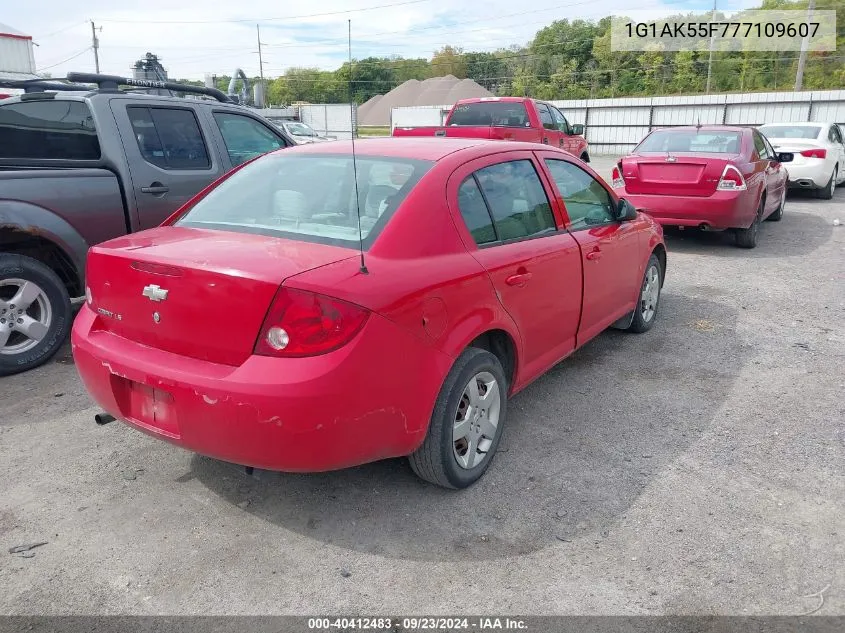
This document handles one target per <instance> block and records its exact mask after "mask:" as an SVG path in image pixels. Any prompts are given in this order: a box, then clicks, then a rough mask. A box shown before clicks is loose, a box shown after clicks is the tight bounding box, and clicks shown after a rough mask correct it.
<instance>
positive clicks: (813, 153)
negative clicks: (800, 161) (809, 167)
mask: <svg viewBox="0 0 845 633" xmlns="http://www.w3.org/2000/svg"><path fill="white" fill-rule="evenodd" d="M801 156H805V157H807V158H824V157H826V156H827V150H826V149H805V150H804V151H803V152H801Z"/></svg>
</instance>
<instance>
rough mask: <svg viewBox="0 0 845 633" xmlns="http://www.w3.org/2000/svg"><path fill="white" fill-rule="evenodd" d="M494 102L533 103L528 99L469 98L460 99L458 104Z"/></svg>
mask: <svg viewBox="0 0 845 633" xmlns="http://www.w3.org/2000/svg"><path fill="white" fill-rule="evenodd" d="M496 101H504V102H506V103H525V102H526V101H534V99H531V98H530V97H470V98H468V99H461V100H460V101H458V103H495V102H496Z"/></svg>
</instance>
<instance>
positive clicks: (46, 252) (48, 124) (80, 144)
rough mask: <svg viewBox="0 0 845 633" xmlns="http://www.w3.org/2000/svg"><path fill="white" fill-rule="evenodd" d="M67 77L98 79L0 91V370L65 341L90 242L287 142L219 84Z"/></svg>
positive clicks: (157, 212)
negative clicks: (161, 92)
mask: <svg viewBox="0 0 845 633" xmlns="http://www.w3.org/2000/svg"><path fill="white" fill-rule="evenodd" d="M77 77H79V78H78V79H76V81H82V82H91V83H97V84H98V85H99V88H98V89H92V88H91V86H87V85H81V84H56V83H46V82H44V83H39V84H27V85H26V87H25V89H26V90H27V91H28V92H27V93H26V94H23V95H21V96H18V97H11V98H7V99H3V100H0V376H3V375H7V374H11V373H16V372H19V371H24V370H26V369H29V368H31V367H35V366H37V365H39V364H41V363H43V362H45V361H46V360H47V359H49V358H50V357H51V356H52V355H53V354H54V353H55V352H56V351H57V350H58V348H59V347H60V346H61V344H62V343H63V342H64V340H65V339H66V337H67V334H68V331H69V327H70V321H71V309H70V299H69V298H70V297H80V296H82V295H84V294H85V259H86V255H87V252H88V249H89V247H91V246H93V245H95V244H98V243H100V242H103V241H106V240H109V239H112V238H114V237H118V236H120V235H124V234H126V233H131V232H133V231H138V230H142V229H146V228H151V227H154V226H158V225H159V224H160V223H161V222H162V221H163V220H164V219H166V218H167V217H169V216H170V215H171V214H172V213H173V212H174V211H176V210H177V209H178V208H179V207H180V206H182V205H183V204H184V203H185V202H187V201H188V200H190V199H191V198H192V197H193V196H194V195H195V194H197V193H199V192H200V191H201V190H202V189H204V188H205V187H206V186H207V185H209V184H210V183H212V182H213V181H215V180H216V179H217V178H219V177H220V176H222V175H223V174H225V173H226V172H227V171H229V170H230V169H232V168H233V167H235V166H237V165H239V164H240V163H242V162H244V161H246V160H248V159H249V158H252V157H253V156H257V155H259V154H262V153H264V152H268V151H273V150H276V149H279V148H282V147H288V146H292V145H295V143H294V141H293V140H292V139H290V137H289V136H288V135H287V134H286V133H285V132H284V131H283V130H279V129H278V128H277V127H276V126H274V125H273V124H272V123H270V122H269V121H267V120H266V119H263V118H262V117H260V116H259V115H257V114H256V113H255V112H253V111H251V110H249V109H248V108H245V107H243V106H239V105H237V104H234V103H232V102H231V101H230V100H229V99H228V97H226V95H224V94H222V93H219V91H214V90H210V89H205V88H193V87H190V86H179V85H178V84H161V85H159V83H158V82H140V83H139V80H132V79H125V78H120V77H110V76H106V75H77ZM68 78H69V79H70V80H71V81H74V78H73V74H71V75H69V76H68ZM151 84H155V85H151ZM118 85H132V86H137V85H142V86H144V87H150V88H165V89H168V90H174V89H175V90H181V91H183V92H199V93H201V94H203V95H206V96H213V97H214V100H207V99H205V100H201V99H182V98H178V97H170V96H158V95H149V94H144V93H138V92H124V91H120V90H117V89H116V87H117V86H118ZM2 87H3V85H0V88H2ZM6 87H23V86H6ZM12 306H14V308H12ZM12 314H14V318H10V315H12Z"/></svg>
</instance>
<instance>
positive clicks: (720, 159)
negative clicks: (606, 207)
mask: <svg viewBox="0 0 845 633" xmlns="http://www.w3.org/2000/svg"><path fill="white" fill-rule="evenodd" d="M791 160H792V154H778V153H776V152H775V151H774V150H773V149H772V146H771V145H770V144H769V141H768V140H766V138H765V137H764V136H763V135H762V134H760V133H759V132H758V131H757V130H754V129H751V128H741V127H730V126H725V125H711V126H701V127H677V128H664V129H659V130H655V131H654V132H652V133H651V134H649V135H648V136H646V137H645V138H644V139H643V140H642V141H641V142H640V144H639V145H637V147H636V148H634V150H633V151H632V152H631V154H630V155H629V156H625V157H624V158H622V159H621V160H620V161H619V164H618V165H617V166H616V167H615V168H614V169H613V187H614V189H615V190H616V193H617V194H618V195H620V196H624V197H626V198H627V199H628V200H630V201H631V203H632V204H634V206H636V207H637V208H638V209H640V210H642V211H644V212H645V213H648V214H649V215H650V216H652V217H653V218H654V219H656V220H657V221H658V222H660V223H661V224H663V225H669V226H681V227H685V226H691V227H697V228H701V229H705V230H726V229H729V230H732V231H733V232H734V234H735V235H736V243H737V245H738V246H742V247H744V248H754V247H755V246H756V245H757V234H758V232H759V228H760V223H761V222H763V221H764V220H767V219H768V220H774V221H777V220H780V219H781V217H782V216H783V207H784V203H785V200H786V190H787V171H786V169H785V168H784V167H783V166H782V165H781V163H785V162H789V161H791Z"/></svg>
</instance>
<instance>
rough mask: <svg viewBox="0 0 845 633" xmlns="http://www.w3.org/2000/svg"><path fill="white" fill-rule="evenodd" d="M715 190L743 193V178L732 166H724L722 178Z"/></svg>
mask: <svg viewBox="0 0 845 633" xmlns="http://www.w3.org/2000/svg"><path fill="white" fill-rule="evenodd" d="M716 189H719V190H720V191H745V189H746V186H745V178H743V177H742V174H741V173H739V170H738V169H737V168H736V167H734V166H733V165H725V171H723V172H722V178H721V179H720V180H719V184H718V185H717V186H716Z"/></svg>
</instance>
